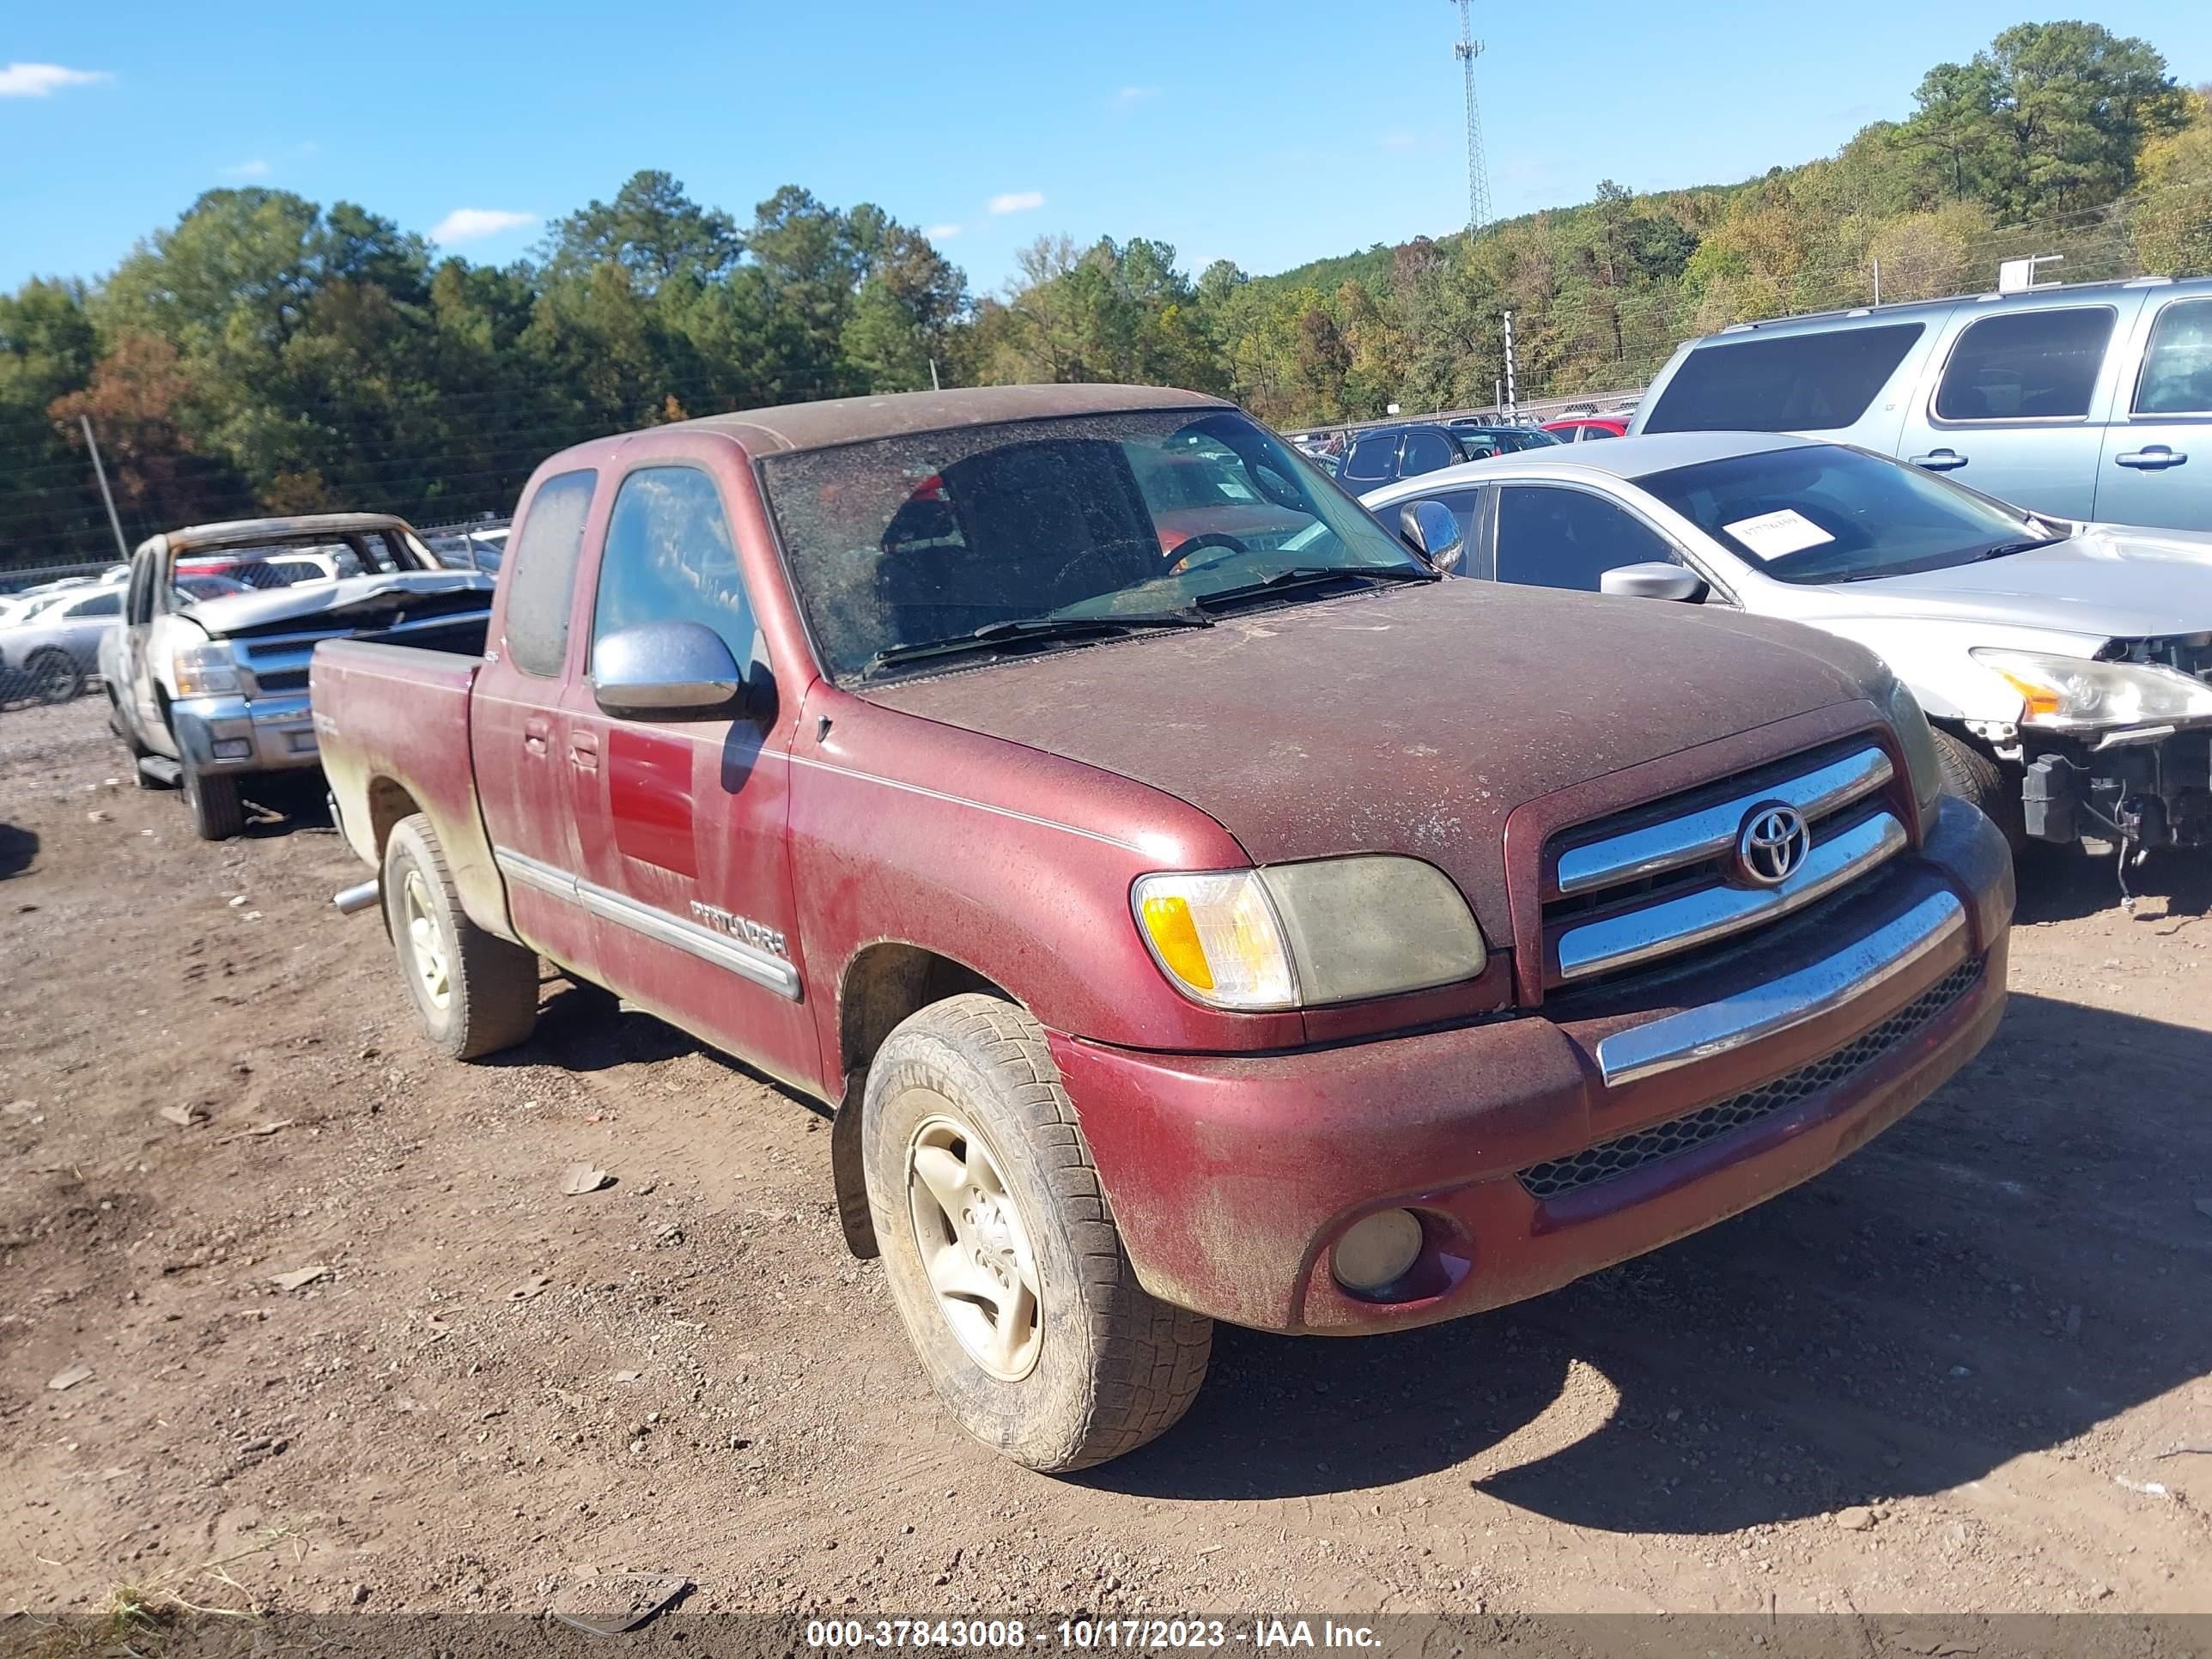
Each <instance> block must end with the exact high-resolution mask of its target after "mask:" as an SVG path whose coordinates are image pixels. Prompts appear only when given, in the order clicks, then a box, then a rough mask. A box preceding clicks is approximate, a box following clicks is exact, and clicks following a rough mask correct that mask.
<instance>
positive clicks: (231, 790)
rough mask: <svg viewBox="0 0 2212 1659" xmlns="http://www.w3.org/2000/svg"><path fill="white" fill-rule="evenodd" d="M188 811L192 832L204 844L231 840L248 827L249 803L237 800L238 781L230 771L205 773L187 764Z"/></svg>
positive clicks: (185, 782)
mask: <svg viewBox="0 0 2212 1659" xmlns="http://www.w3.org/2000/svg"><path fill="white" fill-rule="evenodd" d="M184 784H185V811H187V812H189V813H191V818H192V833H193V834H194V835H196V836H198V837H199V838H200V839H201V840H202V841H228V840H229V839H230V838H231V837H232V836H235V835H237V834H238V833H239V832H240V831H241V830H242V829H245V828H246V804H245V803H244V802H243V801H241V800H240V799H239V798H238V779H237V778H236V777H235V776H234V775H233V774H231V773H228V772H213V773H210V772H203V771H201V770H200V769H198V768H197V767H195V766H194V765H193V764H192V763H191V762H190V761H186V762H185V776H184Z"/></svg>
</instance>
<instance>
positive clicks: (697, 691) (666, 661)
mask: <svg viewBox="0 0 2212 1659" xmlns="http://www.w3.org/2000/svg"><path fill="white" fill-rule="evenodd" d="M592 696H593V697H595V698H596V699H598V701H599V707H600V708H603V709H605V711H606V712H607V713H608V714H612V715H614V716H615V717H616V718H617V720H734V719H736V718H738V716H740V715H742V714H744V713H745V712H746V707H747V702H748V701H749V700H748V698H747V696H746V688H745V677H744V672H743V671H741V670H740V669H739V668H738V660H737V659H736V658H735V657H733V656H732V655H731V654H730V647H728V646H726V645H725V644H724V643H723V642H722V636H721V635H719V634H717V633H715V632H714V629H711V628H708V627H705V626H703V625H702V624H701V623H690V622H654V623H639V624H638V625H637V626H636V627H635V628H625V629H622V630H621V631H620V632H619V633H615V634H610V635H607V637H606V638H605V639H603V640H600V641H598V642H597V643H596V644H594V645H593V646H592Z"/></svg>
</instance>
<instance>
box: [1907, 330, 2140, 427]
mask: <svg viewBox="0 0 2212 1659" xmlns="http://www.w3.org/2000/svg"><path fill="white" fill-rule="evenodd" d="M2116 314H2117V313H2114V312H2113V310H2112V307H2110V306H2064V307H2054V308H2053V309H2051V310H2049V311H2015V312H2002V313H1998V314H1997V315H1996V316H1994V317H1984V318H1983V319H1981V320H1979V321H1978V322H1976V323H1974V324H1972V325H1969V326H1968V328H1967V329H1966V332H1965V333H1963V334H1961V335H1960V337H1959V343H1958V344H1956V345H1955V346H1954V347H1952V348H1951V361H1950V362H1948V363H1946V364H1945V365H1944V366H1943V380H1942V384H1941V385H1939V386H1937V387H1936V417H1937V418H1938V419H1939V420H1945V421H2060V420H2079V419H2080V418H2081V416H2085V415H2087V413H2088V412H2089V398H2090V396H2091V394H2092V393H2093V392H2095V390H2096V386H2097V371H2098V370H2099V369H2100V368H2102V367H2103V366H2104V362H2105V346H2106V343H2107V342H2108V341H2110V340H2111V339H2112V323H2113V319H2114V318H2115V316H2116Z"/></svg>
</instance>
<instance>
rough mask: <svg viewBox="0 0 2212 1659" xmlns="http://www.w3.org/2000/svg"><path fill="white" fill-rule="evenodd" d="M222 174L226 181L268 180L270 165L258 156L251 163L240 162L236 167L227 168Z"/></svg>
mask: <svg viewBox="0 0 2212 1659" xmlns="http://www.w3.org/2000/svg"><path fill="white" fill-rule="evenodd" d="M222 172H223V177H225V178H226V179H266V178H267V177H268V176H269V163H268V162H266V161H263V160H262V159H261V158H260V157H259V156H258V155H257V156H255V157H254V158H253V160H252V161H240V163H239V164H238V165H237V166H236V167H225V168H224V169H223V170H222Z"/></svg>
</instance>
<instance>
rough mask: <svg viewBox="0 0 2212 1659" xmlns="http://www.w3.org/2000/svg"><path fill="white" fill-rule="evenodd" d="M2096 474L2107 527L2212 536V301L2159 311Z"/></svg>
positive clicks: (2142, 331)
mask: <svg viewBox="0 0 2212 1659" xmlns="http://www.w3.org/2000/svg"><path fill="white" fill-rule="evenodd" d="M2137 333H2138V335H2139V336H2141V337H2142V341H2143V345H2142V350H2141V351H2140V352H2139V353H2130V354H2129V356H2130V362H2132V361H2135V360H2136V358H2137V357H2140V359H2141V363H2142V366H2141V367H2140V368H2137V369H2136V371H2135V373H2134V374H2132V375H2130V376H2128V377H2127V378H2126V379H2125V380H2124V383H2123V384H2122V386H2121V387H2120V393H2119V403H2118V406H2116V407H2115V408H2114V410H2113V411H2112V421H2111V423H2110V424H2109V425H2107V426H2106V428H2105V453H2104V459H2103V463H2102V465H2100V466H2099V467H2098V469H2097V505H2096V513H2097V517H2098V518H2100V519H2101V520H2104V522H2106V524H2140V525H2152V526H2156V527H2158V528H2160V529H2162V530H2212V299H2199V300H2168V301H2166V302H2165V303H2164V304H2163V305H2154V307H2152V308H2151V311H2150V314H2149V315H2148V317H2147V318H2145V319H2144V321H2143V323H2142V325H2139V326H2138V329H2137Z"/></svg>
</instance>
